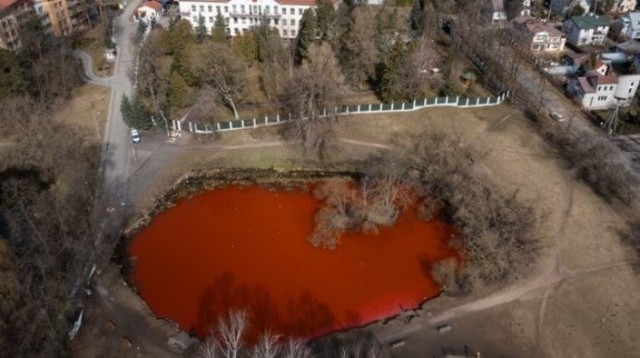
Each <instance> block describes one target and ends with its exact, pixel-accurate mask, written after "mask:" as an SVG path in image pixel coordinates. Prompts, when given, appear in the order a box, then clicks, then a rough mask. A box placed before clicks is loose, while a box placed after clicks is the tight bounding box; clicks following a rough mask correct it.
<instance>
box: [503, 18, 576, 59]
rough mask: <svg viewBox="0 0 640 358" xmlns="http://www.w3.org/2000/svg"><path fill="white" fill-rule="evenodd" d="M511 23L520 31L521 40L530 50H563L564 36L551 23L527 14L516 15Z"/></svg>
mask: <svg viewBox="0 0 640 358" xmlns="http://www.w3.org/2000/svg"><path fill="white" fill-rule="evenodd" d="M513 24H514V26H515V27H516V28H517V29H519V30H520V31H522V33H523V36H522V40H523V41H526V42H527V44H528V45H529V48H530V49H531V51H532V52H547V53H549V52H560V51H563V50H564V44H565V40H566V39H565V36H564V34H563V33H562V32H561V31H560V30H558V29H556V28H555V27H553V26H552V25H551V24H549V23H546V22H542V21H540V20H536V19H534V18H532V17H531V16H527V15H525V16H518V17H516V18H515V19H513Z"/></svg>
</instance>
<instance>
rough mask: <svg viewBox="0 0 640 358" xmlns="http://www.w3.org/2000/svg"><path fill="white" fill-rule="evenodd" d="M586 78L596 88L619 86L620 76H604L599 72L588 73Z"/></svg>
mask: <svg viewBox="0 0 640 358" xmlns="http://www.w3.org/2000/svg"><path fill="white" fill-rule="evenodd" d="M585 77H586V78H588V79H589V83H590V84H591V85H592V86H593V87H595V86H599V85H615V84H618V76H617V75H616V74H615V73H612V74H610V75H606V76H602V75H600V73H599V72H598V71H595V70H591V71H587V73H586V74H585Z"/></svg>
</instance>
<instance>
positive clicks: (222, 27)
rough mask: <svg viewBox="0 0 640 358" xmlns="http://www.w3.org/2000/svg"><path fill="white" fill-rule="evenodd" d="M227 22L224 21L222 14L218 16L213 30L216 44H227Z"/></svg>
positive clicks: (212, 33)
mask: <svg viewBox="0 0 640 358" xmlns="http://www.w3.org/2000/svg"><path fill="white" fill-rule="evenodd" d="M227 34H228V30H227V22H226V21H224V17H222V14H221V13H218V15H216V20H215V21H214V23H213V29H212V30H211V37H212V38H213V41H214V42H218V43H225V42H227Z"/></svg>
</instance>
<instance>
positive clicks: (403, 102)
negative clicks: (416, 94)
mask: <svg viewBox="0 0 640 358" xmlns="http://www.w3.org/2000/svg"><path fill="white" fill-rule="evenodd" d="M402 110H403V111H404V102H402Z"/></svg>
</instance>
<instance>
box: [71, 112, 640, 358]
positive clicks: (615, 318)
mask: <svg viewBox="0 0 640 358" xmlns="http://www.w3.org/2000/svg"><path fill="white" fill-rule="evenodd" d="M434 130H439V131H445V132H450V133H453V134H455V135H457V136H459V137H460V138H461V139H462V141H463V143H467V144H468V145H471V146H475V147H477V148H478V149H479V150H480V151H483V152H485V153H486V155H485V156H484V157H483V158H482V159H480V160H478V161H477V162H476V163H475V166H476V169H477V170H480V171H483V172H485V173H486V174H488V175H490V176H491V178H492V179H493V180H494V181H495V182H496V183H497V184H499V185H502V186H504V187H506V188H510V189H513V190H518V196H519V197H520V198H521V199H522V200H527V201H530V202H532V203H534V205H535V206H536V207H537V208H538V210H539V211H540V212H543V213H544V214H545V220H543V223H542V226H541V233H542V241H543V253H542V256H541V258H540V260H539V265H538V268H537V270H535V271H534V272H532V273H531V275H530V276H528V277H523V278H519V279H518V280H517V281H516V282H513V283H511V284H509V285H506V286H505V287H499V288H493V289H491V290H485V291H483V292H477V293H475V294H473V295H472V296H468V297H464V298H459V297H455V298H454V297H446V296H442V297H440V298H438V299H435V300H432V301H429V302H428V303H426V304H425V306H424V307H423V309H422V310H420V311H418V314H419V316H418V317H415V318H413V319H411V320H408V319H402V318H401V317H400V318H398V319H394V320H390V321H388V322H387V323H386V324H382V323H380V324H374V325H371V326H369V327H367V328H365V329H366V330H368V331H371V332H373V333H374V334H375V335H376V337H377V338H378V339H379V340H380V341H381V342H382V343H384V344H385V345H388V346H390V345H391V344H392V343H396V344H395V346H396V348H394V349H392V352H393V354H394V356H397V357H425V356H428V357H431V356H443V354H444V352H449V351H452V350H453V351H456V352H460V351H464V350H465V347H466V350H467V351H468V352H481V353H482V354H483V355H485V356H518V357H529V356H530V357H567V356H569V357H572V356H575V357H607V356H619V357H632V356H635V355H636V354H637V352H638V351H639V349H640V340H639V339H638V338H639V336H638V334H637V332H640V322H638V320H637V317H640V303H639V302H640V285H639V284H638V276H637V274H636V273H635V272H634V271H633V268H632V264H634V263H637V258H635V257H634V256H633V255H631V253H630V252H629V251H628V249H627V248H626V247H625V246H624V245H622V244H621V243H620V240H619V238H618V235H617V230H619V229H623V228H624V226H625V220H624V217H623V215H622V214H621V213H619V212H618V211H617V210H615V209H614V208H612V207H611V206H610V205H608V204H607V203H605V201H603V200H602V199H601V198H599V197H598V196H597V195H595V194H594V193H593V192H592V191H591V189H590V188H588V187H586V186H585V185H584V184H582V183H581V182H580V181H577V180H576V179H575V178H574V177H573V175H572V173H571V172H570V171H569V170H567V168H566V165H565V163H564V162H563V161H562V160H561V159H560V158H559V156H558V155H557V154H556V153H555V152H554V150H553V149H552V148H550V147H549V146H548V145H547V144H546V143H545V142H544V141H543V140H542V139H541V138H540V137H539V136H538V134H537V132H536V130H535V128H533V127H532V126H531V124H530V123H529V122H528V121H527V120H526V119H525V116H524V115H523V113H521V112H520V111H518V110H516V109H514V108H512V107H510V106H506V105H503V106H498V107H488V108H481V109H455V108H435V109H428V110H422V111H417V112H408V113H402V114H395V115H388V114H385V115H366V116H364V115H359V116H351V117H349V118H343V119H341V120H340V123H339V128H338V131H337V133H338V140H337V142H336V143H337V144H336V148H335V149H336V150H335V151H334V152H333V154H332V155H331V157H330V159H331V163H333V165H331V164H330V165H329V166H328V167H326V168H327V169H331V170H334V169H336V168H340V166H341V165H342V164H343V163H344V161H345V160H350V159H358V158H363V157H365V156H366V155H368V154H369V153H371V152H372V151H377V150H379V149H380V148H381V147H384V146H388V145H391V142H392V140H393V139H394V138H397V137H398V135H399V134H402V133H418V132H421V131H434ZM146 138H149V137H146ZM145 141H146V143H145V144H144V145H146V146H147V147H144V146H143V147H141V151H142V152H144V153H143V154H144V156H142V157H141V159H140V162H137V163H135V165H133V166H132V172H131V173H130V185H132V187H133V188H134V190H135V191H136V192H137V193H140V194H139V195H138V197H137V200H136V201H135V202H134V203H133V204H134V205H136V211H138V210H142V209H145V208H146V209H148V208H150V207H152V206H153V205H154V203H155V200H154V199H153V198H156V197H158V196H159V195H162V194H163V193H164V192H165V191H166V188H167V187H168V186H169V185H171V184H173V183H175V181H176V180H177V179H178V178H180V176H182V175H184V174H185V173H186V172H188V171H189V170H193V169H207V168H212V167H217V168H225V167H226V168H229V167H234V168H239V167H240V168H271V167H275V168H278V169H284V170H287V169H313V168H315V167H316V165H317V163H316V162H314V161H313V160H308V159H305V158H304V157H303V156H302V153H301V150H300V149H299V147H298V146H297V145H296V144H290V143H284V142H282V139H281V137H280V135H279V130H278V129H277V127H272V128H268V129H263V130H253V131H251V130H248V131H238V132H229V133H223V134H222V135H220V137H219V138H217V139H216V140H215V141H213V142H211V141H204V142H203V141H198V140H196V139H194V138H191V137H188V136H186V135H185V136H183V137H182V138H180V139H179V140H178V141H175V142H171V143H167V142H165V141H164V139H163V138H159V139H157V140H156V141H155V142H154V140H153V139H152V138H149V139H145ZM105 271H109V270H105ZM108 277H109V279H99V280H98V286H99V287H102V288H103V289H104V290H105V292H106V294H105V295H102V296H96V298H95V301H94V302H93V303H92V304H93V305H95V309H96V312H102V313H100V314H95V315H88V316H87V317H92V319H88V320H87V322H86V323H85V328H84V329H83V331H81V334H80V337H79V338H78V339H77V340H76V342H75V343H74V349H75V351H74V354H73V355H74V356H78V357H90V356H105V357H106V356H148V357H158V356H162V355H163V354H166V355H167V356H169V353H168V351H167V350H166V348H163V346H162V342H163V341H165V340H166V337H167V335H168V334H171V332H174V330H175V328H174V330H171V329H169V327H171V325H170V324H169V323H166V322H165V323H163V321H158V320H155V318H153V317H151V318H150V317H148V315H149V314H150V313H149V312H150V311H148V309H147V308H144V305H143V304H141V303H140V302H136V297H137V296H135V295H133V294H132V291H131V290H129V289H128V288H127V289H121V288H122V287H123V286H122V279H121V278H118V277H117V275H116V276H114V275H109V276H108ZM114 287H118V289H117V290H116V289H114ZM109 302H117V303H118V305H121V306H123V307H119V308H118V307H116V309H115V310H114V307H113V305H111V307H110V306H109V305H110V304H109ZM118 309H121V310H120V311H118ZM122 310H125V311H126V310H131V312H141V310H143V311H142V312H145V313H146V314H147V316H144V317H145V318H141V317H136V316H135V315H132V314H125V315H120V316H118V312H122ZM110 315H111V316H114V315H115V317H111V316H110ZM110 317H111V318H110ZM405 318H406V317H405ZM108 321H112V322H114V323H115V327H112V328H110V329H111V330H110V331H109V332H112V333H109V335H107V336H101V334H102V333H103V331H104V327H105V324H107V323H106V322H108ZM132 322H133V323H132ZM445 325H448V326H449V327H450V328H451V329H450V330H448V331H447V332H443V333H440V332H439V331H438V329H437V327H442V326H445ZM108 326H109V327H111V324H108ZM101 327H102V328H101ZM132 327H133V328H132ZM145 327H147V328H148V329H145ZM162 327H164V328H162ZM141 331H142V332H141ZM134 335H135V337H134V338H131V336H134ZM124 336H127V337H130V338H129V340H131V341H132V343H131V345H130V347H128V344H123V343H122V340H123V338H122V337H124ZM97 337H98V338H97ZM109 337H110V338H109ZM125 341H126V340H125ZM137 347H140V348H139V349H138V348H137Z"/></svg>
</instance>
